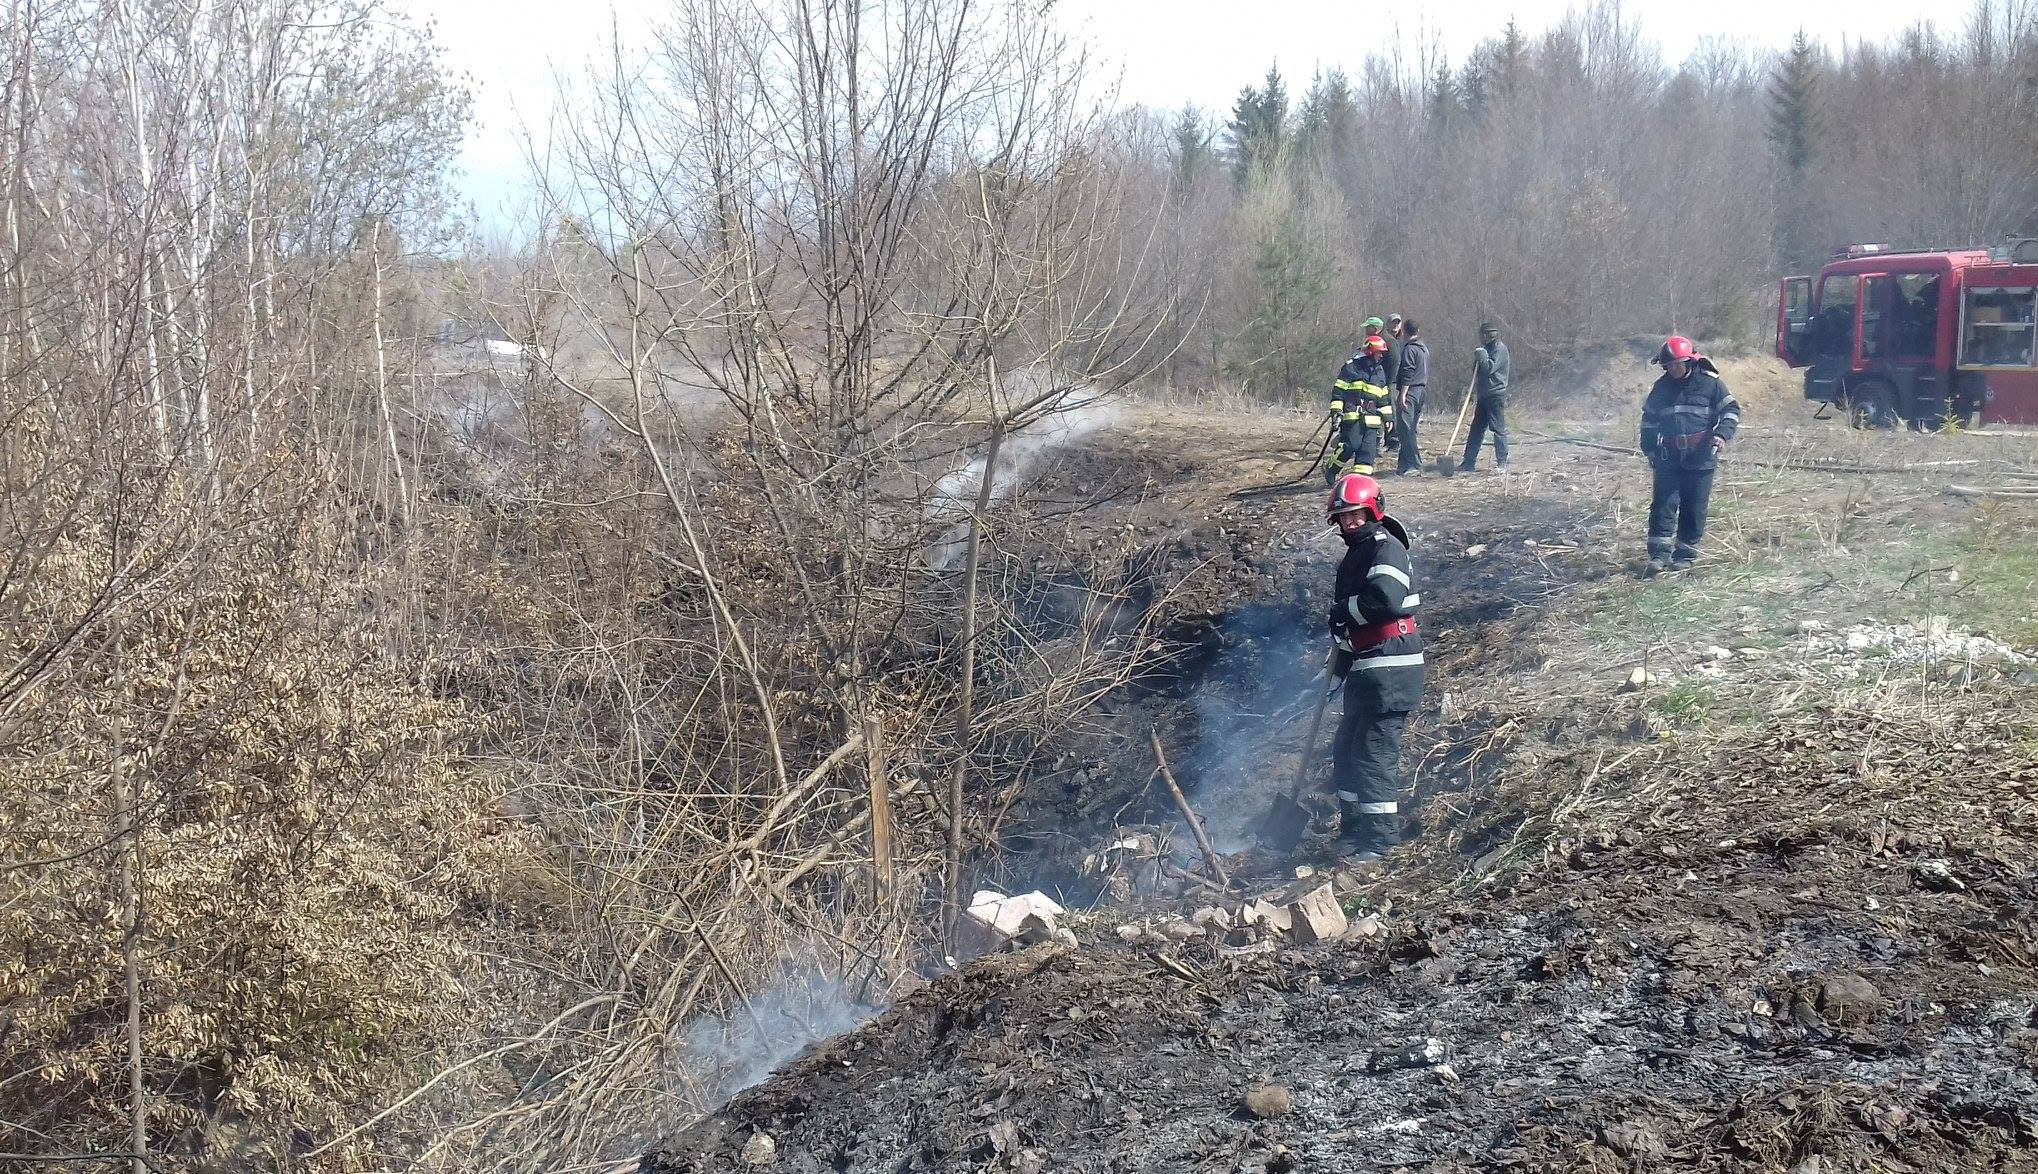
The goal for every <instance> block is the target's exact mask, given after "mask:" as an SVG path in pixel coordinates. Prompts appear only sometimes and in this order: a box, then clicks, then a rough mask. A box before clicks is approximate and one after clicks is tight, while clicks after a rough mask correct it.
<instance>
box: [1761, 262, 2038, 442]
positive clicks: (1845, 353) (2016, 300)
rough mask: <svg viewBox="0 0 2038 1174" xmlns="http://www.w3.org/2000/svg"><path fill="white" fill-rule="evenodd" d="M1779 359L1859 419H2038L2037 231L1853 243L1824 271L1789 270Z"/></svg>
mask: <svg viewBox="0 0 2038 1174" xmlns="http://www.w3.org/2000/svg"><path fill="white" fill-rule="evenodd" d="M1776 356H1777V357H1778V358H1780V359H1782V360H1783V361H1784V362H1786V363H1789V364H1790V365H1791V366H1793V367H1802V368H1804V369H1805V373H1804V397H1805V399H1807V400H1809V401H1812V402H1814V403H1818V404H1832V405H1835V406H1838V407H1842V408H1845V409H1846V410H1847V413H1848V418H1849V419H1850V420H1851V421H1852V422H1853V423H1854V426H1855V427H1857V428H1890V427H1894V426H1895V425H1896V424H1898V423H1899V422H1901V423H1906V424H1908V425H1909V426H1910V427H1912V428H1925V429H1936V428H1939V427H1941V426H1943V425H1944V424H1946V423H1947V422H1948V421H1952V422H1955V423H1958V424H1961V425H1963V426H1964V425H1967V424H1970V423H1971V422H1972V420H1973V418H1974V417H1976V416H1979V418H1980V421H1981V423H1984V424H2038V239H2024V240H2013V241H2010V242H2009V243H2008V244H2006V245H2004V246H2002V247H2001V248H1997V249H1960V250H1956V251H1951V252H1902V251H1897V250H1893V249H1891V248H1889V247H1888V246H1886V245H1851V246H1849V247H1848V248H1846V249H1844V250H1842V251H1841V252H1839V253H1836V254H1834V257H1833V260H1832V261H1830V262H1828V263H1827V264H1826V265H1825V266H1824V267H1823V268H1821V269H1820V270H1819V272H1818V275H1817V276H1816V277H1786V278H1784V279H1783V288H1782V291H1781V297H1780V298H1779V300H1778V304H1777V307H1776ZM1821 410H1822V411H1823V410H1824V409H1823V408H1822V409H1821Z"/></svg>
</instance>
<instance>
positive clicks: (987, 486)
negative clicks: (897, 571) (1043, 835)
mask: <svg viewBox="0 0 2038 1174" xmlns="http://www.w3.org/2000/svg"><path fill="white" fill-rule="evenodd" d="M997 380H998V375H997V363H996V360H993V361H992V366H991V383H992V385H993V387H994V388H995V386H996V384H997ZM992 402H993V403H994V404H995V402H996V400H995V399H993V401H992ZM1004 440H1005V418H1004V416H1002V415H1000V416H998V417H997V418H996V419H995V420H993V421H992V423H991V443H990V447H989V449H988V450H987V451H986V452H985V453H984V476H983V483H982V484H980V485H978V486H977V502H976V508H975V509H973V510H971V511H970V516H969V555H968V557H967V559H966V560H965V566H964V569H963V580H962V699H961V701H960V703H959V704H958V705H957V706H956V711H955V747H956V759H955V775H954V776H953V777H952V778H950V779H949V780H948V859H947V865H948V870H947V871H948V918H947V922H948V937H949V940H950V941H951V942H953V941H954V940H955V926H956V922H957V920H958V919H959V918H960V917H961V915H962V783H963V777H964V776H965V775H966V774H968V773H969V759H970V723H971V719H972V716H973V715H972V713H971V707H972V705H973V704H974V703H975V701H976V671H977V564H978V563H979V562H980V561H982V553H983V524H984V514H985V512H986V511H988V510H989V509H990V508H991V486H992V485H993V484H995V483H996V479H997V474H998V449H999V447H1000V446H1001V445H1002V444H1003V443H1004Z"/></svg>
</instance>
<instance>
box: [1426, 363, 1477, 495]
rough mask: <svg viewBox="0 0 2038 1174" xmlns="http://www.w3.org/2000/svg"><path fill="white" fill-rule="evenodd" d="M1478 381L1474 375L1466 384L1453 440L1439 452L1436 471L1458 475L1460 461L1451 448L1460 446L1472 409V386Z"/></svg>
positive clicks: (1448, 475) (1448, 474) (1450, 475)
mask: <svg viewBox="0 0 2038 1174" xmlns="http://www.w3.org/2000/svg"><path fill="white" fill-rule="evenodd" d="M1478 381H1479V377H1478V376H1476V375H1474V376H1473V377H1472V382H1471V383H1467V384H1466V385H1465V399H1464V402H1462V403H1460V404H1459V405H1458V423H1457V425H1456V426H1455V427H1453V428H1452V429H1451V442H1450V443H1449V444H1447V445H1445V446H1444V451H1442V452H1441V453H1438V454H1437V464H1436V471H1437V472H1438V473H1439V474H1440V475H1442V476H1445V477H1455V476H1457V475H1458V462H1456V461H1454V460H1452V459H1451V450H1452V449H1454V448H1456V447H1458V436H1459V434H1460V433H1462V432H1463V431H1464V429H1465V415H1466V413H1468V412H1470V411H1471V410H1472V388H1473V386H1474V385H1475V384H1476V383H1478Z"/></svg>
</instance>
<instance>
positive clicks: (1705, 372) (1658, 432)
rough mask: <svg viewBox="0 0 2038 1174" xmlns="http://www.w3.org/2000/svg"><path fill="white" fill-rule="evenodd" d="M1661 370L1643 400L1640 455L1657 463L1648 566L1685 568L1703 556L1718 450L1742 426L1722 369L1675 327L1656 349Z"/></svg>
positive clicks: (1653, 569) (1652, 568)
mask: <svg viewBox="0 0 2038 1174" xmlns="http://www.w3.org/2000/svg"><path fill="white" fill-rule="evenodd" d="M1656 362H1657V363H1658V364H1660V365H1661V366H1662V368H1663V375H1662V377H1661V378H1659V379H1657V380H1656V385H1655V386H1654V387H1652V388H1650V389H1649V396H1648V398H1647V399H1645V400H1644V401H1642V455H1643V456H1646V457H1648V458H1649V463H1650V464H1651V465H1652V466H1653V467H1654V469H1655V486H1654V493H1653V495H1652V497H1651V499H1650V502H1649V573H1650V574H1660V573H1662V572H1663V571H1666V570H1676V571H1681V570H1684V569H1686V568H1688V567H1690V566H1691V564H1692V563H1693V562H1694V561H1696V560H1697V558H1698V544H1699V541H1700V540H1701V539H1703V538H1704V537H1705V515H1706V509H1707V507H1708V506H1709V505H1710V503H1711V500H1712V480H1713V473H1714V471H1715V470H1717V469H1718V468H1719V459H1720V452H1721V450H1723V449H1725V448H1726V447H1727V442H1728V441H1730V440H1732V439H1733V438H1734V430H1735V429H1736V428H1739V427H1740V426H1741V405H1740V404H1738V403H1736V402H1734V397H1733V394H1732V393H1731V392H1729V391H1728V390H1727V385H1726V384H1725V383H1723V382H1721V380H1720V369H1719V368H1718V367H1716V366H1714V365H1713V361H1712V360H1711V359H1708V358H1706V357H1705V356H1704V355H1702V354H1699V353H1698V348H1697V347H1695V346H1693V345H1692V342H1691V340H1690V339H1688V338H1685V337H1684V336H1683V335H1681V334H1673V335H1671V336H1670V337H1669V338H1668V339H1666V340H1664V343H1663V345H1662V346H1661V347H1660V348H1658V350H1657V351H1656Z"/></svg>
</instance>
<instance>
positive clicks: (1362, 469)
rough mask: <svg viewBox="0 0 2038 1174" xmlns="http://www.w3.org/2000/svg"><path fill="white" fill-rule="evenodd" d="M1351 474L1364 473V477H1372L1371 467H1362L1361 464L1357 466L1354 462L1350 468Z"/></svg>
mask: <svg viewBox="0 0 2038 1174" xmlns="http://www.w3.org/2000/svg"><path fill="white" fill-rule="evenodd" d="M1351 472H1354V473H1364V474H1366V475H1367V476H1368V477H1370V476H1372V475H1373V466H1371V465H1363V464H1358V463H1356V462H1355V463H1354V464H1353V465H1352V467H1351Z"/></svg>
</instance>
